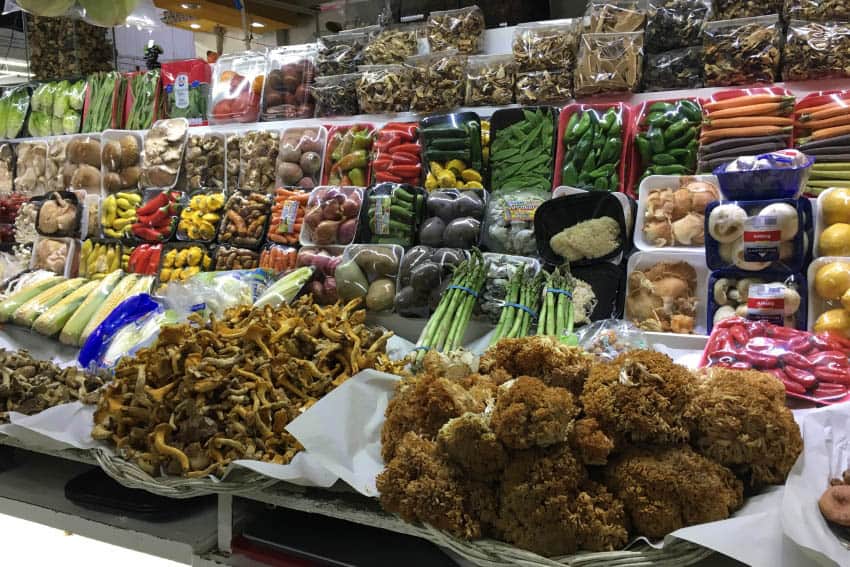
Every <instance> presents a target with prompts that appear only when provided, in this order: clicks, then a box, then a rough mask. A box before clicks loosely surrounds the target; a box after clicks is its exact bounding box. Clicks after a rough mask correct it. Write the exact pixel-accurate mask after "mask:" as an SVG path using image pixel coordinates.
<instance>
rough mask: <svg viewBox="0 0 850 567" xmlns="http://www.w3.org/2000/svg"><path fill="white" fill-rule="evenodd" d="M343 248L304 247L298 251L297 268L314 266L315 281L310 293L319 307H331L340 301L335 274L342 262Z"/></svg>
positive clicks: (313, 280) (312, 283)
mask: <svg viewBox="0 0 850 567" xmlns="http://www.w3.org/2000/svg"><path fill="white" fill-rule="evenodd" d="M343 250H344V247H342V246H327V247H318V246H304V247H303V248H301V250H299V251H298V258H297V260H296V263H297V266H298V267H299V268H300V267H302V266H312V267H313V268H314V271H313V279H312V281H311V282H310V285H309V287H308V291H309V292H310V293H311V294H312V296H313V299H314V301H316V303H318V304H319V305H330V304H333V303H336V302H337V301H338V300H339V295H338V293H337V288H336V279H335V278H334V273H335V272H336V267H337V266H338V265H339V264H340V262H342V253H343Z"/></svg>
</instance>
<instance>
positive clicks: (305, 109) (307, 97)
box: [263, 43, 318, 120]
mask: <svg viewBox="0 0 850 567" xmlns="http://www.w3.org/2000/svg"><path fill="white" fill-rule="evenodd" d="M317 54H318V50H317V47H316V44H314V43H309V44H304V45H288V46H282V47H276V48H274V49H272V50H270V51H269V52H268V57H267V59H266V74H265V77H266V78H265V81H264V85H263V120H284V119H291V118H312V117H313V113H314V111H315V102H314V100H313V95H312V88H313V83H314V80H315V77H316V57H317Z"/></svg>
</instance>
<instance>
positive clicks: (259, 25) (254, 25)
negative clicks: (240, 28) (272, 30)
mask: <svg viewBox="0 0 850 567" xmlns="http://www.w3.org/2000/svg"><path fill="white" fill-rule="evenodd" d="M251 27H252V28H264V27H266V24H264V23H262V22H251Z"/></svg>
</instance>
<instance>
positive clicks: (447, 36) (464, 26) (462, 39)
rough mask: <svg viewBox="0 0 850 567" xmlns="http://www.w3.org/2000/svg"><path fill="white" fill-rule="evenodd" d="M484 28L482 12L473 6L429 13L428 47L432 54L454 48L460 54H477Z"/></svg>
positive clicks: (479, 49)
mask: <svg viewBox="0 0 850 567" xmlns="http://www.w3.org/2000/svg"><path fill="white" fill-rule="evenodd" d="M484 27H485V21H484V12H482V11H481V8H479V7H478V6H475V5H473V6H467V7H464V8H458V9H456V10H444V11H439V12H431V13H430V14H428V27H427V32H428V46H429V47H430V49H431V51H432V52H434V51H444V50H446V49H451V48H455V49H457V50H458V52H460V53H467V54H469V53H478V52H479V51H481V47H482V43H483V35H484Z"/></svg>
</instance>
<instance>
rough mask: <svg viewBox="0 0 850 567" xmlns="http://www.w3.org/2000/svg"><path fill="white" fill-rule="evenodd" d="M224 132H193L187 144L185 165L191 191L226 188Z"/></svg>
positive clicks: (187, 181)
mask: <svg viewBox="0 0 850 567" xmlns="http://www.w3.org/2000/svg"><path fill="white" fill-rule="evenodd" d="M224 146H225V141H224V134H222V133H220V132H207V133H206V134H192V135H190V136H189V141H188V142H187V144H186V154H185V155H184V156H183V167H184V169H185V170H186V183H187V185H188V188H189V190H190V191H194V190H198V189H224V187H225V173H226V168H225V158H224V156H225V153H224Z"/></svg>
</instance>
